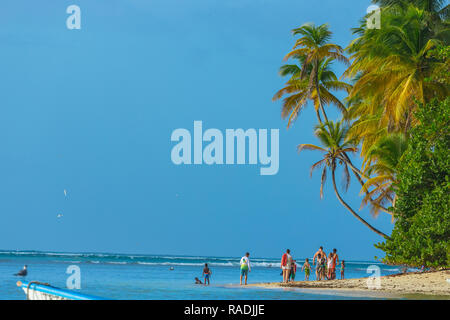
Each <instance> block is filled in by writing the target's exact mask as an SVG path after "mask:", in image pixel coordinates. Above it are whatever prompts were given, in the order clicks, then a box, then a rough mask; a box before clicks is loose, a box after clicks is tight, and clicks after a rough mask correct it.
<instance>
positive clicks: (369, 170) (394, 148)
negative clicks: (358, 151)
mask: <svg viewBox="0 0 450 320" xmlns="http://www.w3.org/2000/svg"><path fill="white" fill-rule="evenodd" d="M407 145H408V141H407V138H406V136H405V135H404V134H402V133H394V134H388V135H386V136H384V137H383V138H381V139H380V140H379V141H377V143H376V144H374V145H373V146H372V147H371V148H370V149H369V150H368V152H367V155H366V159H365V161H364V163H363V166H364V173H365V174H366V175H368V176H371V178H370V179H368V180H367V181H366V182H365V184H364V185H363V187H362V189H361V192H364V193H366V196H365V198H364V199H363V205H364V204H367V203H368V201H369V197H372V196H377V198H376V199H375V200H373V202H375V203H377V204H380V205H385V204H387V203H390V204H391V205H392V206H395V199H396V196H395V191H394V188H393V185H395V184H396V183H397V179H396V172H397V165H398V163H399V162H400V159H401V157H402V155H403V153H404V152H405V151H406V148H407ZM374 174H375V176H372V175H374ZM371 188H373V190H371V191H369V190H370V189H371ZM374 213H375V214H376V213H377V212H376V211H374Z"/></svg>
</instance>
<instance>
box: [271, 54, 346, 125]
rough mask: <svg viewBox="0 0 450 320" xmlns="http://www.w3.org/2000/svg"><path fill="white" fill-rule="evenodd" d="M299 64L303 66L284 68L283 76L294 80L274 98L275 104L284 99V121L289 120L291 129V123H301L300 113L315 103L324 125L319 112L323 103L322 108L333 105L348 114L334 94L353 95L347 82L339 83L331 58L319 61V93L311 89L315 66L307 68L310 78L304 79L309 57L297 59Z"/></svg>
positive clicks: (287, 83) (298, 57)
mask: <svg viewBox="0 0 450 320" xmlns="http://www.w3.org/2000/svg"><path fill="white" fill-rule="evenodd" d="M295 59H296V60H298V61H299V64H286V65H284V66H282V67H281V68H280V75H281V76H288V75H289V76H290V78H289V80H288V81H287V82H286V86H285V87H284V88H282V89H281V90H279V91H278V92H277V93H276V94H275V95H274V97H273V100H278V99H281V98H282V97H283V96H286V97H285V98H284V99H283V104H282V111H281V117H282V118H283V119H285V118H287V117H289V120H288V127H289V126H290V125H291V123H292V122H293V121H294V120H296V119H297V117H298V115H299V113H300V112H301V111H302V109H303V108H304V107H305V106H306V104H307V102H308V100H312V101H313V103H314V108H315V110H316V114H317V118H318V119H319V121H321V117H320V113H319V108H320V102H319V97H320V100H321V103H322V104H333V105H335V106H337V107H338V109H339V110H341V111H342V112H345V106H344V104H343V103H342V102H341V101H340V100H339V99H338V98H336V96H334V95H333V94H332V93H331V90H345V91H347V93H348V92H349V91H350V89H351V86H350V85H349V84H347V83H345V82H342V81H339V80H338V77H337V76H336V75H335V73H334V72H333V71H332V70H331V65H332V62H333V59H331V58H327V59H322V60H321V61H319V68H318V71H317V78H318V81H319V92H320V93H318V91H317V88H316V86H314V87H313V88H310V86H309V80H308V79H307V78H308V77H310V75H311V72H312V69H313V67H312V65H307V66H306V69H305V70H306V71H304V72H305V73H306V75H307V77H304V76H302V70H303V67H304V65H305V60H306V57H305V56H296V57H295Z"/></svg>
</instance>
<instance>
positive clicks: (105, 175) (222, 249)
mask: <svg viewBox="0 0 450 320" xmlns="http://www.w3.org/2000/svg"><path fill="white" fill-rule="evenodd" d="M71 4H76V5H78V6H80V8H81V12H82V23H81V30H68V29H67V28H66V18H67V17H68V14H66V8H67V7H68V6H69V5H71ZM369 5H370V1H361V0H352V1H350V0H348V1H335V0H326V1H303V0H297V1H290V0H226V1H223V0H220V1H219V0H183V1H182V0H126V1H125V0H108V1H106V0H71V1H65V0H60V1H57V2H56V1H50V0H39V1H23V0H3V1H2V2H1V4H0V19H1V21H2V28H0V41H1V50H0V68H1V73H0V87H1V94H0V112H1V114H0V137H1V138H0V164H1V165H0V177H1V180H0V194H1V201H0V215H1V223H0V248H2V249H21V250H22V249H28V250H54V251H101V252H124V253H149V254H158V253H161V254H187V255H190V254H192V255H215V256H240V255H241V254H243V253H244V252H245V251H250V252H251V253H252V255H253V256H260V257H261V256H266V257H276V256H278V255H280V254H281V253H282V251H284V250H285V248H286V247H289V248H290V249H291V250H292V252H293V254H294V256H296V257H299V258H301V257H306V256H311V255H312V254H313V253H314V251H315V250H316V249H317V247H318V246H320V245H323V246H324V247H325V248H326V249H328V248H333V247H336V248H338V250H339V252H340V253H341V256H342V257H344V258H347V259H365V260H368V259H373V257H374V256H375V255H377V256H382V253H381V252H380V251H378V250H376V249H375V248H374V247H373V243H375V242H378V241H380V240H381V239H380V237H379V236H377V235H376V234H374V233H372V232H371V231H370V230H369V229H367V228H366V227H365V226H364V225H362V224H361V223H360V222H359V221H357V220H356V219H355V218H354V217H352V216H351V215H350V213H349V212H347V211H346V209H345V208H343V207H342V206H341V205H340V204H339V203H338V201H337V199H336V197H335V195H334V193H333V190H332V186H331V183H330V182H331V181H329V183H328V184H327V186H326V188H325V199H324V200H322V201H321V200H320V199H319V180H320V177H319V175H320V173H316V174H315V175H313V179H310V178H309V167H310V166H311V164H312V163H313V162H315V161H317V160H318V159H319V157H320V154H318V153H313V152H311V153H303V154H301V155H298V154H297V153H296V146H297V145H298V144H299V143H316V142H317V141H316V139H315V138H314V136H313V125H314V123H315V121H316V119H315V113H314V111H313V109H312V108H311V107H308V108H307V109H306V110H305V111H304V112H303V113H302V114H301V117H300V118H299V120H298V121H297V122H296V123H295V124H294V126H293V127H291V128H290V129H289V130H286V124H287V123H286V121H284V120H282V119H281V117H280V103H278V102H272V101H271V98H272V96H273V94H274V93H275V92H276V91H277V90H278V89H279V88H281V86H282V85H283V83H284V80H285V79H282V78H280V77H279V76H278V68H279V67H280V65H281V64H282V63H283V61H282V58H283V56H284V55H285V54H286V53H287V52H288V51H289V50H290V48H291V47H292V45H293V41H294V38H293V37H292V35H291V33H290V31H291V29H293V28H295V27H298V26H300V25H301V24H303V23H305V22H315V23H316V24H321V23H326V22H328V23H329V24H330V27H331V30H332V31H333V32H334V35H333V42H335V43H338V44H340V45H342V46H346V45H347V44H348V43H349V41H350V40H351V39H352V34H351V31H350V28H352V27H355V26H357V24H358V21H359V19H360V18H361V17H362V16H364V15H365V13H366V9H367V7H368V6H369ZM335 69H336V72H337V73H341V72H342V70H343V66H339V65H336V66H335ZM341 97H342V96H341ZM332 109H333V107H330V111H329V112H330V117H331V118H336V117H337V116H338V114H337V113H336V112H333V111H331V110H332ZM194 120H202V121H203V127H204V129H207V128H217V129H220V130H222V131H223V132H224V131H225V129H227V128H231V129H234V128H243V129H248V128H257V129H259V128H267V129H272V128H279V129H280V169H279V172H278V174H277V175H275V176H261V175H259V166H250V165H247V166H207V165H202V166H176V165H174V164H173V163H172V162H171V159H170V152H171V148H172V147H173V146H174V143H173V142H171V141H170V136H171V133H172V131H173V130H175V129H177V128H187V129H189V130H191V131H192V130H193V122H194ZM64 189H66V190H67V192H68V195H67V197H65V196H64V193H63V190H64ZM359 189H360V188H359V187H358V185H357V182H356V180H353V181H352V185H351V188H350V190H349V192H348V193H347V194H346V195H345V198H346V200H348V202H349V203H351V205H352V206H353V207H354V208H355V209H358V208H359V205H360V200H361V198H360V197H358V196H357V194H358V193H359ZM177 195H178V196H177ZM59 213H61V214H63V217H62V218H61V219H57V218H56V215H57V214H59ZM361 214H362V216H363V217H364V218H366V219H367V220H369V221H370V222H371V223H373V224H374V225H375V226H376V227H378V228H379V229H381V230H383V231H385V232H390V231H391V229H392V224H391V222H390V218H389V217H387V216H385V215H381V216H380V217H378V218H377V219H374V218H372V217H371V216H370V214H369V212H368V210H363V211H362V212H361Z"/></svg>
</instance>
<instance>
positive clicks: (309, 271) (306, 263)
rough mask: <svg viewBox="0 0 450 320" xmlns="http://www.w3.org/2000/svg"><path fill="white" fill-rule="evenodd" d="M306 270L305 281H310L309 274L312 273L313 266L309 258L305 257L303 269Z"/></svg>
mask: <svg viewBox="0 0 450 320" xmlns="http://www.w3.org/2000/svg"><path fill="white" fill-rule="evenodd" d="M303 270H304V271H305V281H309V274H310V273H311V266H310V265H309V260H308V258H306V259H305V263H304V264H303V267H302V271H303Z"/></svg>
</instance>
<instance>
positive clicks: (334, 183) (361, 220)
mask: <svg viewBox="0 0 450 320" xmlns="http://www.w3.org/2000/svg"><path fill="white" fill-rule="evenodd" d="M335 171H336V168H331V174H332V179H333V188H334V192H335V193H336V197H337V198H338V200H339V202H340V203H341V204H342V205H343V206H344V207H346V208H347V210H348V211H350V213H351V214H352V215H353V216H354V217H355V218H356V219H358V220H359V221H360V222H362V223H363V224H364V225H365V226H366V227H368V228H369V229H370V230H372V231H373V232H375V233H376V234H378V235H380V236H382V237H384V238H385V239H389V236H388V235H386V234H384V233H383V232H381V231H380V230H378V229H376V228H374V227H373V226H372V225H370V224H369V223H368V222H367V221H366V220H364V219H363V218H361V216H359V215H358V214H357V213H356V212H355V211H354V210H353V209H352V208H351V207H350V206H349V205H348V204H347V202H345V201H344V199H342V197H341V195H340V194H339V191H338V189H337V187H336V178H335Z"/></svg>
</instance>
